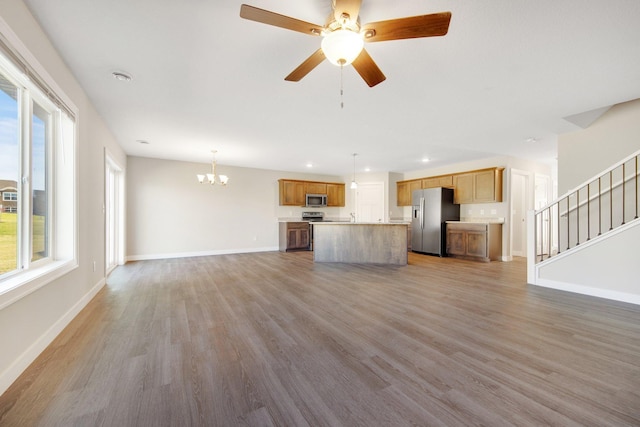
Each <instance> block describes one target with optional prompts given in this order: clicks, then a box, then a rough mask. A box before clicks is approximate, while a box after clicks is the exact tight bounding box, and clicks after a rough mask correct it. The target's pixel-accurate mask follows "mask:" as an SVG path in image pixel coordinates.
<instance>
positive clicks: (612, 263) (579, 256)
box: [536, 223, 640, 304]
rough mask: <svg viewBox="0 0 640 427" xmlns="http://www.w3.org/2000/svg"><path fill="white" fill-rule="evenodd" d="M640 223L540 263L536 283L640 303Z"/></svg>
mask: <svg viewBox="0 0 640 427" xmlns="http://www.w3.org/2000/svg"><path fill="white" fill-rule="evenodd" d="M639 251H640V225H639V224H638V223H635V224H633V225H630V226H628V227H624V228H621V229H620V230H617V231H616V232H614V233H613V235H612V236H611V237H609V238H606V239H598V240H596V241H593V242H592V243H591V244H590V243H586V244H584V243H583V244H582V246H581V247H577V248H576V249H575V252H571V253H568V254H567V255H570V256H558V257H557V258H551V259H550V260H549V261H550V262H547V263H545V264H543V265H542V266H540V267H539V271H538V280H537V283H536V284H537V285H540V286H546V287H550V288H555V289H562V290H566V291H570V292H578V293H582V294H586V295H593V296H598V297H602V298H609V299H614V300H618V301H625V302H630V303H634V304H640V286H638V278H639V277H640V263H638V252H639Z"/></svg>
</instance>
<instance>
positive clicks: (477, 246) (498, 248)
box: [447, 222, 502, 261]
mask: <svg viewBox="0 0 640 427" xmlns="http://www.w3.org/2000/svg"><path fill="white" fill-rule="evenodd" d="M447 255H449V256H458V257H463V258H468V259H474V260H479V261H495V260H499V259H500V257H501V256H502V224H486V223H469V222H458V223H456V222H453V223H452V222H448V223H447Z"/></svg>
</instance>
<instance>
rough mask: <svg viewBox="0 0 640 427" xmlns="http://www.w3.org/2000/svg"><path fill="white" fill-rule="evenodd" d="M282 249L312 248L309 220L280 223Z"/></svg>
mask: <svg viewBox="0 0 640 427" xmlns="http://www.w3.org/2000/svg"><path fill="white" fill-rule="evenodd" d="M279 231H280V239H279V240H280V251H282V252H288V251H307V250H309V249H310V246H309V244H310V233H309V223H308V222H281V223H280V229H279Z"/></svg>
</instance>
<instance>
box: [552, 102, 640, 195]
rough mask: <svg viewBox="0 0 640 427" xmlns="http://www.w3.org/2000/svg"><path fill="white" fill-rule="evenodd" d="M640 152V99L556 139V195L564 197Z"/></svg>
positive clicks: (617, 107)
mask: <svg viewBox="0 0 640 427" xmlns="http://www.w3.org/2000/svg"><path fill="white" fill-rule="evenodd" d="M637 150H640V99H636V100H634V101H629V102H625V103H622V104H618V105H614V106H613V107H611V108H610V109H609V111H607V112H606V113H605V114H603V115H602V117H600V118H599V119H598V120H596V121H595V122H594V123H593V124H592V125H591V126H589V127H588V128H587V129H584V130H580V131H576V132H571V133H566V134H563V135H560V136H559V137H558V193H559V194H564V193H566V192H567V191H569V190H572V189H574V188H575V187H577V186H578V185H580V184H582V183H583V182H585V181H586V180H588V179H590V178H592V177H594V176H595V175H597V174H599V173H600V172H602V171H603V170H605V169H607V168H608V167H610V166H613V165H614V164H616V163H618V162H619V161H620V160H622V159H624V158H625V157H627V156H629V155H630V154H632V153H634V152H635V151H637Z"/></svg>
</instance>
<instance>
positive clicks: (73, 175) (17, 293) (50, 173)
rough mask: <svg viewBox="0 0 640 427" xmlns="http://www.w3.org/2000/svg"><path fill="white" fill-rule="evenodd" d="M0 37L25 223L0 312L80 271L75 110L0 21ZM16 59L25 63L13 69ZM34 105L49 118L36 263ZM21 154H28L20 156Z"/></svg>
mask: <svg viewBox="0 0 640 427" xmlns="http://www.w3.org/2000/svg"><path fill="white" fill-rule="evenodd" d="M0 36H1V37H0V42H1V43H0V71H1V72H2V74H3V76H4V77H5V78H6V79H8V80H9V81H10V82H11V83H13V84H14V85H15V86H17V87H18V88H19V91H18V92H19V94H18V99H19V100H18V109H19V111H20V113H19V118H18V120H19V126H21V127H20V133H21V136H20V142H19V144H20V151H21V153H20V159H19V161H20V162H21V165H20V173H19V179H18V180H17V187H18V191H17V192H18V200H17V207H18V212H19V213H18V216H19V221H21V222H25V221H28V223H27V224H19V227H18V231H17V233H18V234H19V235H18V236H17V241H18V249H17V250H18V251H19V254H20V255H19V260H20V257H22V261H26V264H27V265H26V267H27V268H24V269H23V268H22V266H18V269H17V270H13V271H10V272H7V273H5V274H2V275H1V276H0V309H2V308H4V307H6V306H8V305H10V304H13V303H14V302H16V301H18V300H19V299H21V298H23V297H25V296H27V295H29V294H30V293H32V292H34V291H35V290H37V289H39V288H41V287H43V286H45V285H47V284H48V283H51V282H52V281H54V280H56V279H58V278H60V277H61V276H63V275H65V274H68V273H69V272H70V271H72V270H74V269H76V268H78V266H79V263H78V157H77V154H78V151H77V147H78V133H79V114H78V109H77V108H76V107H75V105H74V104H73V103H72V102H71V101H70V100H69V98H68V97H67V96H66V94H65V93H64V92H63V91H62V90H61V89H60V87H59V86H58V85H57V84H56V83H55V81H54V80H53V79H52V78H51V76H50V75H49V74H48V73H47V72H46V71H45V70H44V68H43V67H42V66H41V65H40V63H39V62H38V61H37V60H36V59H35V57H33V55H32V54H31V53H30V52H29V51H28V50H27V49H26V48H25V47H24V45H23V44H22V43H21V42H20V40H19V39H18V38H17V36H16V35H15V34H14V33H13V32H12V31H11V29H10V28H9V27H8V26H6V23H5V22H4V21H2V19H0ZM7 49H9V52H7ZM16 58H19V59H20V60H22V61H24V63H20V64H16ZM25 58H27V59H25ZM25 69H26V70H27V71H26V72H25V71H24V70H25ZM36 82H37V83H39V84H40V85H39V84H37V83H36ZM43 84H44V86H45V87H46V88H47V90H46V91H43V89H42V85H43ZM25 100H28V101H29V102H25ZM34 102H35V103H37V104H38V105H39V106H40V107H43V108H44V109H45V110H46V111H47V112H48V113H50V116H49V123H48V125H49V126H47V129H46V131H47V133H48V134H49V135H48V137H47V139H48V142H47V144H48V146H47V147H46V149H45V158H46V161H45V164H46V168H45V173H46V175H47V176H46V178H45V182H46V197H47V200H46V203H47V207H46V212H47V215H48V221H47V222H48V223H47V229H48V231H47V232H48V233H49V234H48V236H49V237H48V239H47V243H46V244H47V246H48V249H47V256H46V257H45V258H43V259H38V260H36V261H32V260H31V250H32V246H31V245H32V237H33V231H32V230H33V227H32V224H31V221H32V213H33V211H32V207H33V203H34V201H33V196H32V194H33V193H32V183H31V182H30V181H31V178H30V177H31V174H32V169H31V167H32V164H31V152H30V151H29V150H31V147H32V145H31V144H32V138H31V127H32V120H33V117H32V114H33V108H32V103H34ZM61 102H62V103H63V104H62V108H61V106H60V103H61ZM25 118H26V119H25ZM25 135H26V136H25ZM25 150H27V151H28V152H26V153H25V152H24V151H25ZM25 178H26V179H25ZM24 195H26V197H25V196H24ZM25 199H29V200H25ZM25 243H26V244H25Z"/></svg>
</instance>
